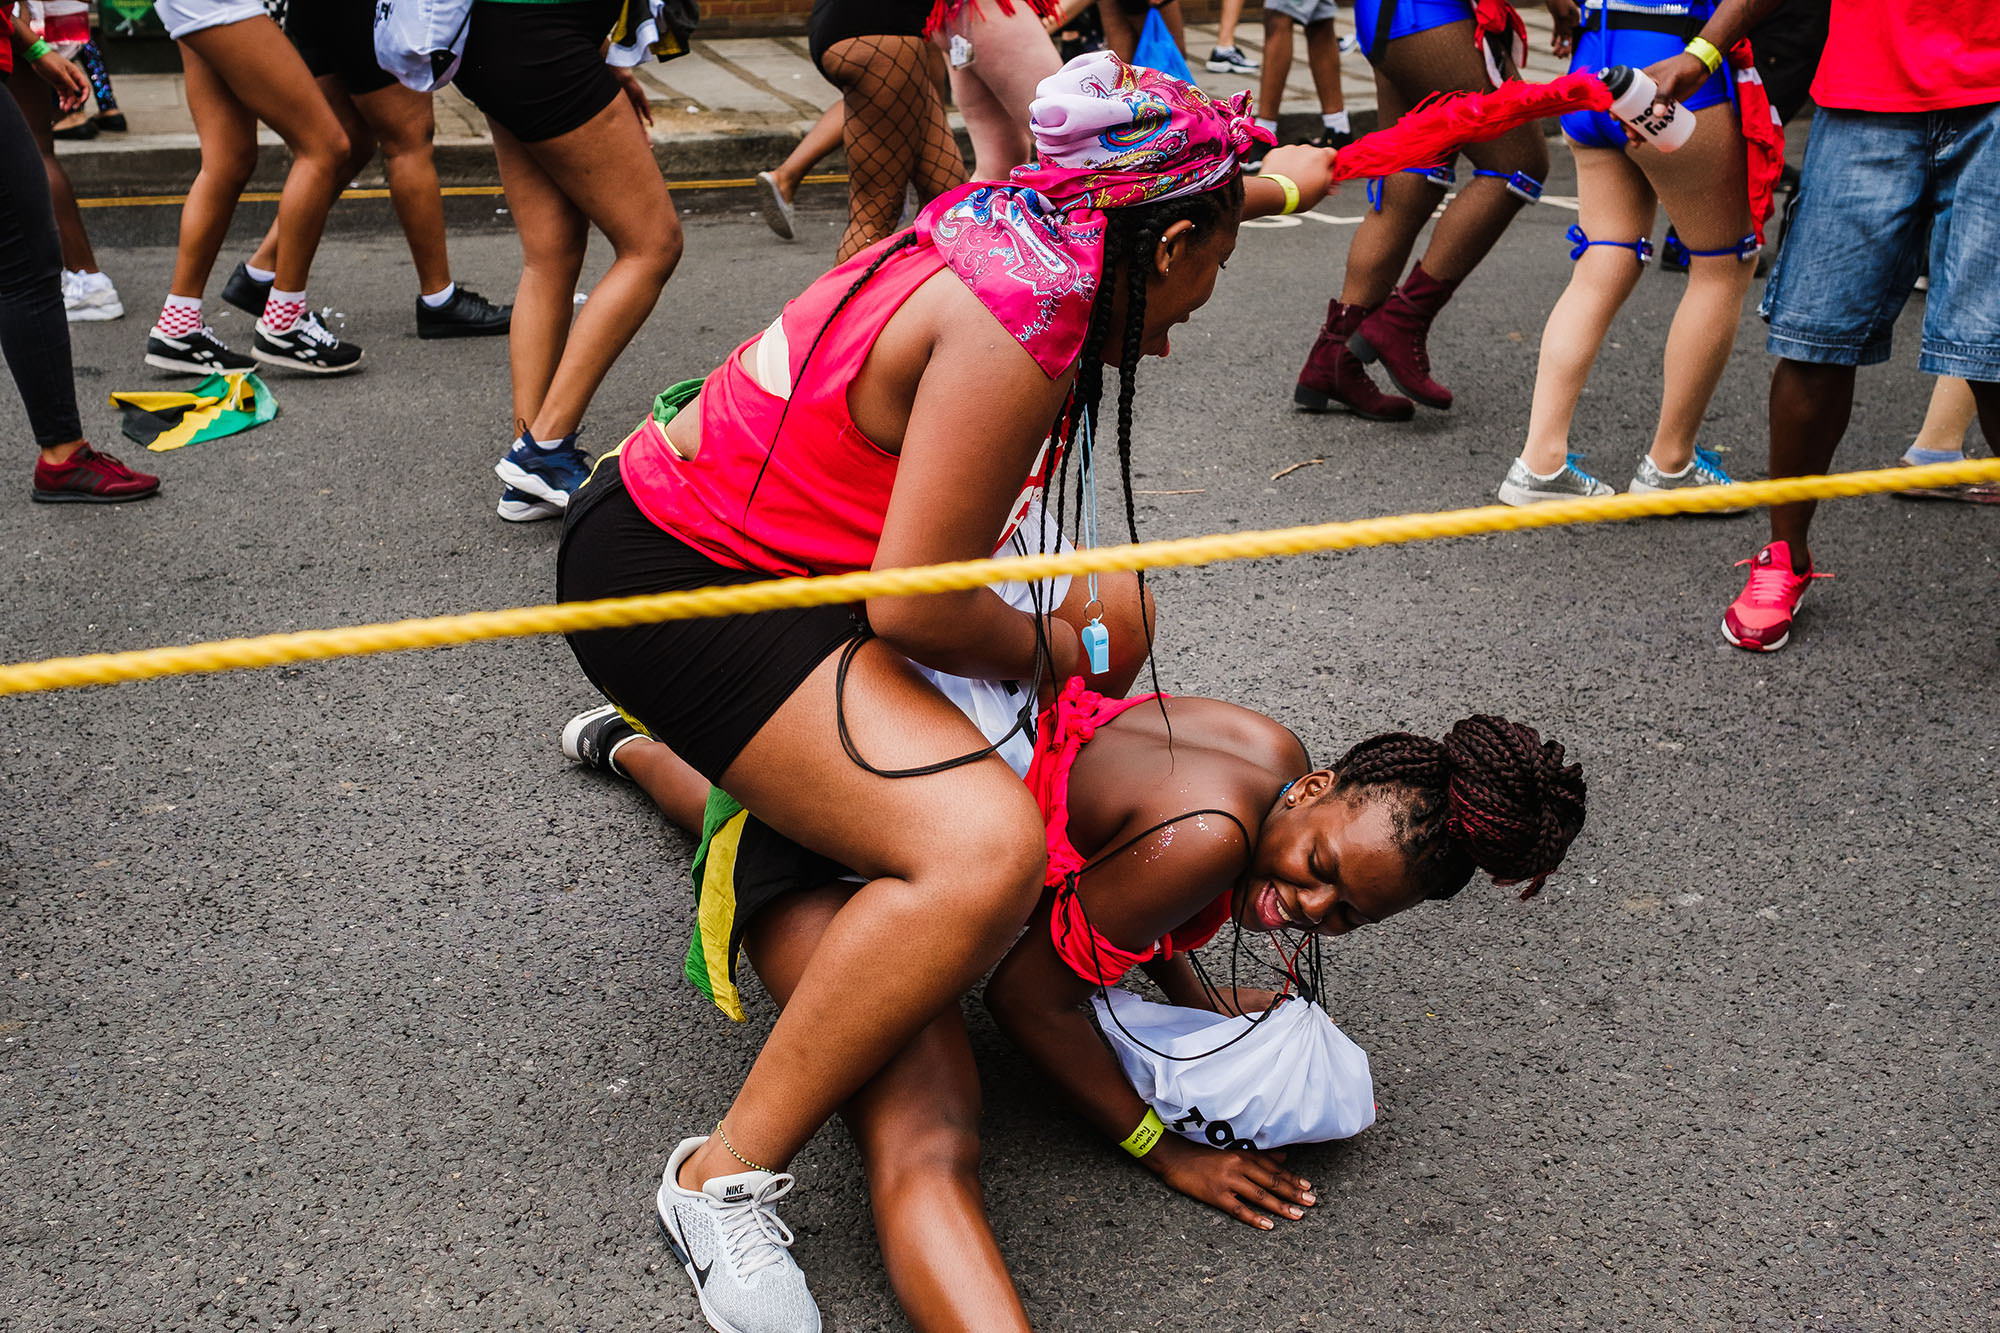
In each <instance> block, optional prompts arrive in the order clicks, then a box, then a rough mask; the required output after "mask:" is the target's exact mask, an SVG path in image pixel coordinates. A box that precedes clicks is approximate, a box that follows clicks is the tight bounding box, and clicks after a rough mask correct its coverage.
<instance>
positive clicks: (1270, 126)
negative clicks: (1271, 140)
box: [1257, 116, 1278, 134]
mask: <svg viewBox="0 0 2000 1333" xmlns="http://www.w3.org/2000/svg"><path fill="white" fill-rule="evenodd" d="M1257 123H1258V124H1259V125H1261V126H1263V127H1264V128H1265V129H1267V130H1269V131H1270V132H1271V133H1273V134H1276V133H1277V132H1278V122H1277V121H1276V120H1275V119H1268V120H1267V119H1266V118H1264V117H1263V116H1259V117H1257Z"/></svg>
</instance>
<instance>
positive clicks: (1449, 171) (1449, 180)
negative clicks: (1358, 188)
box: [1368, 162, 1458, 213]
mask: <svg viewBox="0 0 2000 1333" xmlns="http://www.w3.org/2000/svg"><path fill="white" fill-rule="evenodd" d="M1403 171H1404V172H1405V173H1406V174H1408V175H1411V176H1422V177H1423V178H1424V179H1425V180H1427V181H1429V182H1430V183H1431V184H1432V185H1435V186H1437V187H1438V188H1439V189H1440V190H1449V189H1450V188H1451V187H1452V186H1454V185H1456V184H1457V183H1458V172H1457V171H1455V170H1454V169H1453V168H1452V165H1451V164H1450V163H1449V162H1446V163H1444V164H1442V165H1440V166H1435V167H1404V168H1403ZM1382 181H1383V178H1382V177H1380V176H1373V177H1370V178H1369V181H1368V206H1369V207H1370V208H1372V209H1374V210H1375V211H1376V212H1377V213H1380V212H1381V211H1382Z"/></svg>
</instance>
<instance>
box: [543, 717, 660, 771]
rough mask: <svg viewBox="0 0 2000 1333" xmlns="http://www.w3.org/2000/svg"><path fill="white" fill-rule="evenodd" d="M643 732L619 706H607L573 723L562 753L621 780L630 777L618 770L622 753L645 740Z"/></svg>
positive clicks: (564, 737) (567, 728)
mask: <svg viewBox="0 0 2000 1333" xmlns="http://www.w3.org/2000/svg"><path fill="white" fill-rule="evenodd" d="M644 739H645V738H644V737H643V736H641V735H640V734H639V729H638V728H637V727H634V726H633V725H632V724H631V723H630V722H627V721H626V720H625V715H624V714H623V713H621V712H619V711H618V705H616V704H605V705H603V706H601V707H598V708H593V709H591V710H590V711H588V712H584V713H578V714H577V715H576V716H575V717H573V718H571V719H570V720H569V723H568V725H567V726H565V727H564V728H563V733H562V751H563V753H564V754H565V755H567V756H568V757H569V758H571V759H574V760H576V762H578V763H579V764H589V765H590V766H591V767H592V768H595V769H600V770H602V771H604V772H606V773H615V774H617V775H618V776H619V777H621V778H624V777H630V776H631V774H629V773H627V772H626V771H625V770H624V769H622V768H620V767H618V752H619V751H620V750H622V749H624V748H625V747H626V746H627V745H629V744H631V743H632V742H633V741H636V740H644Z"/></svg>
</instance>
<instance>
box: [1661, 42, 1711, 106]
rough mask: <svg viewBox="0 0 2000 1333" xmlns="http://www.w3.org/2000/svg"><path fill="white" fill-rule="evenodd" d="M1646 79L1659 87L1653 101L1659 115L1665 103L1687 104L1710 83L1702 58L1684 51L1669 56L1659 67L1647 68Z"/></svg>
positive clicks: (1706, 67)
mask: <svg viewBox="0 0 2000 1333" xmlns="http://www.w3.org/2000/svg"><path fill="white" fill-rule="evenodd" d="M1646 77H1647V78H1649V79H1651V80H1652V81H1653V82H1654V84H1656V85H1657V86H1658V87H1659V90H1660V91H1659V95H1658V96H1656V97H1655V98H1654V99H1653V109H1654V111H1655V112H1656V113H1657V112H1658V111H1659V110H1660V108H1661V104H1662V103H1664V102H1685V101H1687V100H1688V98H1690V97H1692V96H1694V95H1695V93H1697V92H1699V91H1700V90H1701V85H1703V84H1704V83H1707V82H1708V77H1709V76H1708V66H1707V65H1704V64H1703V63H1702V62H1701V57H1700V56H1696V55H1690V54H1689V53H1688V52H1686V51H1683V52H1681V53H1680V54H1679V55H1673V56H1668V57H1667V58H1666V59H1665V60H1662V61H1661V62H1660V63H1658V64H1657V65H1648V66H1647V67H1646Z"/></svg>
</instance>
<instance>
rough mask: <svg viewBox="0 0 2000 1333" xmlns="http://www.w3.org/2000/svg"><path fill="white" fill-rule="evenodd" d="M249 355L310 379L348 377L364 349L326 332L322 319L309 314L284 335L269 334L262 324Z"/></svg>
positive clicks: (358, 362) (259, 326) (251, 345)
mask: <svg viewBox="0 0 2000 1333" xmlns="http://www.w3.org/2000/svg"><path fill="white" fill-rule="evenodd" d="M250 355H252V356H254V357H256V358H257V359H258V360H259V361H262V362H263V363H264V364H265V365H267V366H286V367H289V368H290V369H292V370H303V371H305V372H306V373H308V374H311V375H345V374H346V373H347V372H348V371H350V370H353V369H355V368H356V367H357V366H359V365H360V364H361V349H360V348H359V347H356V346H355V345H354V344H353V343H351V342H342V341H341V340H340V339H339V338H336V337H334V336H333V335H332V334H331V333H328V332H327V331H326V325H324V324H322V323H320V322H319V316H318V315H315V314H313V313H312V312H311V311H307V312H306V313H305V314H303V315H301V316H299V322H298V323H296V324H294V325H292V327H291V328H289V329H287V330H285V331H284V332H283V333H271V332H268V331H267V330H266V329H265V328H264V326H263V324H262V323H259V324H258V325H257V331H256V333H254V334H253V335H252V336H251V339H250Z"/></svg>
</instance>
